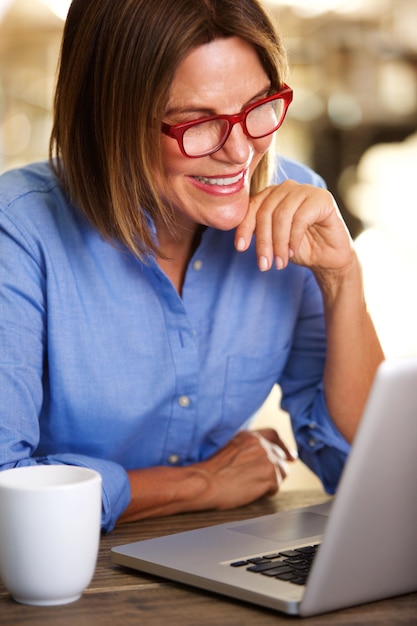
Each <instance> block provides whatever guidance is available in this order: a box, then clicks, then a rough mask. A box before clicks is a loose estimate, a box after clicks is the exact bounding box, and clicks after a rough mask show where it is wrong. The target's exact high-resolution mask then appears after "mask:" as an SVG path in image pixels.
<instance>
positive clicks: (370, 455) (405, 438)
mask: <svg viewBox="0 0 417 626" xmlns="http://www.w3.org/2000/svg"><path fill="white" fill-rule="evenodd" d="M313 555H314V556H313ZM309 560H311V561H312V565H311V568H310V570H309V572H308V561H309ZM112 561H113V562H114V563H116V564H119V565H124V566H127V567H130V568H133V569H136V570H139V571H141V572H146V573H149V574H153V575H157V576H160V577H164V578H168V579H171V580H174V581H176V582H180V583H185V584H187V585H192V586H195V587H200V588H202V589H205V590H209V591H212V592H215V593H219V594H222V595H226V596H230V597H233V598H237V599H239V600H243V601H247V602H251V603H255V604H258V605H261V606H263V607H267V608H270V609H275V610H277V611H281V612H284V613H287V614H290V615H299V616H310V615H317V614H320V613H325V612H328V611H334V610H337V609H341V608H345V607H349V606H353V605H358V604H363V603H367V602H371V601H374V600H380V599H383V598H388V597H391V596H396V595H401V594H406V593H409V592H413V591H416V590H417V357H415V358H414V357H408V358H403V359H392V360H387V361H385V362H384V363H382V364H381V365H380V367H379V368H378V371H377V374H376V377H375V380H374V383H373V386H372V389H371V392H370V395H369V398H368V401H367V405H366V408H365V411H364V415H363V418H362V421H361V424H360V427H359V430H358V432H357V435H356V438H355V441H354V445H353V447H352V450H351V453H350V454H349V457H348V460H347V463H346V465H345V468H344V471H343V474H342V477H341V481H340V483H339V487H338V490H337V494H336V496H335V497H334V498H333V499H330V500H327V501H326V502H323V503H322V504H318V505H314V506H310V507H305V508H300V509H296V510H290V511H284V512H278V513H274V514H272V515H267V516H263V517H258V518H254V519H250V520H245V521H238V522H232V523H226V524H219V525H216V526H211V527H208V528H201V529H197V530H192V531H187V532H181V533H177V534H171V535H168V536H165V537H159V538H155V539H150V540H145V541H138V542H135V543H130V544H127V545H122V546H118V547H114V548H113V549H112ZM297 563H298V575H297V568H295V571H296V573H295V574H294V573H291V572H292V571H293V567H292V566H293V565H294V564H296V565H297ZM303 564H304V567H303ZM286 570H289V571H286ZM285 574H287V576H286V575H285Z"/></svg>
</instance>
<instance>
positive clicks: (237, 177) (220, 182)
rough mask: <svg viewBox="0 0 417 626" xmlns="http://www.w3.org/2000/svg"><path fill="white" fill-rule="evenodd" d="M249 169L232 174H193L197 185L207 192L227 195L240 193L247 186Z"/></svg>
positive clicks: (193, 180) (192, 179) (192, 178)
mask: <svg viewBox="0 0 417 626" xmlns="http://www.w3.org/2000/svg"><path fill="white" fill-rule="evenodd" d="M246 178H247V170H243V171H241V172H239V173H238V174H233V175H231V176H191V177H190V179H191V181H192V183H193V185H195V186H196V187H198V188H199V189H201V190H202V191H205V192H206V193H209V194H213V195H218V196H225V195H232V194H235V193H238V192H239V191H241V190H242V189H243V187H244V186H245V182H246Z"/></svg>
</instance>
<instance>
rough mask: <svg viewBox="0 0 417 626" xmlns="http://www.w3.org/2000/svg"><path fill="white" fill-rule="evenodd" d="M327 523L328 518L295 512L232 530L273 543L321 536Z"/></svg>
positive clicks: (274, 516)
mask: <svg viewBox="0 0 417 626" xmlns="http://www.w3.org/2000/svg"><path fill="white" fill-rule="evenodd" d="M325 523H326V517H324V516H323V515H317V514H316V513H307V512H301V511H298V512H297V511H295V512H294V513H288V514H287V515H271V516H270V518H266V519H261V520H252V521H251V522H250V523H248V524H243V525H242V526H238V527H237V528H233V529H232V530H236V531H237V532H240V533H245V534H246V535H253V536H255V537H262V538H263V539H272V540H273V541H295V540H297V539H303V538H304V537H312V536H314V535H321V534H322V533H323V530H324V525H325Z"/></svg>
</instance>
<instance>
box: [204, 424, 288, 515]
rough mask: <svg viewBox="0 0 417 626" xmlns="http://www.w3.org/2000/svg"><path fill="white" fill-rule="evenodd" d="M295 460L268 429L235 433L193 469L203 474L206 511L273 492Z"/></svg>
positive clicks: (240, 503)
mask: <svg viewBox="0 0 417 626" xmlns="http://www.w3.org/2000/svg"><path fill="white" fill-rule="evenodd" d="M296 458H297V455H296V454H295V453H292V452H290V450H289V449H288V448H287V447H286V445H285V444H284V443H283V441H282V440H281V439H280V437H279V436H278V434H277V432H276V431H275V430H273V429H272V428H266V429H261V430H258V431H241V432H239V433H238V434H237V435H236V436H235V437H234V438H233V439H232V440H231V441H230V442H229V443H228V444H227V445H226V446H225V447H224V448H222V449H221V450H219V452H217V453H216V454H215V455H214V456H212V457H211V458H210V459H207V460H206V461H202V462H201V463H198V464H197V465H196V467H198V468H199V469H201V470H203V471H204V472H206V475H207V477H208V482H207V490H206V493H205V494H204V496H205V499H206V502H207V504H208V508H216V509H230V508H234V507H237V506H243V505H245V504H248V503H249V502H252V501H253V500H256V499H257V498H260V497H261V496H265V495H273V494H274V493H276V492H277V491H278V489H279V487H280V485H281V483H282V481H283V480H284V478H285V477H286V476H287V473H288V467H287V462H288V461H290V462H291V461H294V460H295V459H296Z"/></svg>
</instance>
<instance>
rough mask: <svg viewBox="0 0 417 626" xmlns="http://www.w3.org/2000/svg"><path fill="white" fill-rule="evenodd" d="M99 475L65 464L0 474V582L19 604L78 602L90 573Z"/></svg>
mask: <svg viewBox="0 0 417 626" xmlns="http://www.w3.org/2000/svg"><path fill="white" fill-rule="evenodd" d="M100 524H101V476H100V474H99V473H98V472H96V471H94V470H91V469H87V468H84V467H75V466H71V465H32V466H28V467H18V468H14V469H9V470H4V471H2V472H0V578H1V579H2V581H3V583H4V585H5V587H6V589H7V590H8V591H9V593H10V594H11V595H12V597H13V598H14V599H15V600H16V601H17V602H20V603H22V604H30V605H40V606H47V605H56V604H67V603H69V602H73V601H75V600H78V598H79V597H80V596H81V594H82V593H83V591H84V589H85V588H86V587H87V586H88V585H89V583H90V582H91V579H92V577H93V574H94V570H95V566H96V561H97V554H98V546H99V541H100Z"/></svg>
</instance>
